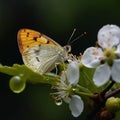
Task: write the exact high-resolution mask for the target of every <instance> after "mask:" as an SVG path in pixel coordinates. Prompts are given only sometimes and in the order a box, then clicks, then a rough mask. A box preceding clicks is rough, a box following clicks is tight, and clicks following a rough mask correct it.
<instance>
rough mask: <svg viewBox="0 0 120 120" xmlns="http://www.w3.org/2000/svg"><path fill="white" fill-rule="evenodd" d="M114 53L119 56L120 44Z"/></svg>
mask: <svg viewBox="0 0 120 120" xmlns="http://www.w3.org/2000/svg"><path fill="white" fill-rule="evenodd" d="M115 53H116V54H117V55H118V56H119V57H120V44H119V45H118V46H117V50H116V51H115Z"/></svg>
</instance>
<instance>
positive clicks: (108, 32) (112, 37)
mask: <svg viewBox="0 0 120 120" xmlns="http://www.w3.org/2000/svg"><path fill="white" fill-rule="evenodd" d="M119 42H120V28H119V27H118V26H116V25H105V26H103V27H102V28H101V29H100V30H99V31H98V44H99V45H100V46H101V47H102V48H111V47H113V46H116V45H118V44H119Z"/></svg>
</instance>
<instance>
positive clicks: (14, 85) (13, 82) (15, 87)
mask: <svg viewBox="0 0 120 120" xmlns="http://www.w3.org/2000/svg"><path fill="white" fill-rule="evenodd" d="M9 86H10V89H11V90H12V91H13V92H14V93H20V92H22V91H23V90H24V89H25V86H26V83H25V81H24V79H22V78H21V76H13V77H12V78H11V79H10V81H9Z"/></svg>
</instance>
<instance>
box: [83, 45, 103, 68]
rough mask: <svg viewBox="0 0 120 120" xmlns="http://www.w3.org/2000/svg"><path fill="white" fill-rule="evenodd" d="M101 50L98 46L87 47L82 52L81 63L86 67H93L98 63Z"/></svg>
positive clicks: (101, 54)
mask: <svg viewBox="0 0 120 120" xmlns="http://www.w3.org/2000/svg"><path fill="white" fill-rule="evenodd" d="M102 56H103V52H102V50H101V49H100V48H95V47H89V48H87V49H86V50H85V52H84V53H83V56H82V59H81V63H82V64H83V65H85V66H86V67H88V68H95V67H96V66H97V65H99V63H100V59H101V58H102Z"/></svg>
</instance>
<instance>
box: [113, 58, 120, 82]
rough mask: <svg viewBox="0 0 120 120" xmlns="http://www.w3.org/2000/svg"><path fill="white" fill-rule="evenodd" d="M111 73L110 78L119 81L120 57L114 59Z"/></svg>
mask: <svg viewBox="0 0 120 120" xmlns="http://www.w3.org/2000/svg"><path fill="white" fill-rule="evenodd" d="M111 74H112V79H113V80H114V81H116V82H119V83H120V59H117V60H114V63H113V66H112V73H111Z"/></svg>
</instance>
